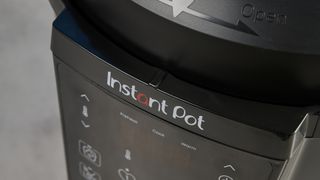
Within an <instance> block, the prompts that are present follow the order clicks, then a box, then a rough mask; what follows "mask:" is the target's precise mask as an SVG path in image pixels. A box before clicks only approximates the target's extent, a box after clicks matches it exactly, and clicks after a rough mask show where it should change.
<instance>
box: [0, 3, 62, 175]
mask: <svg viewBox="0 0 320 180" xmlns="http://www.w3.org/2000/svg"><path fill="white" fill-rule="evenodd" d="M53 19H54V13H53V11H52V9H51V7H50V5H49V2H48V1H47V0H0V179H1V180H66V179H67V178H66V170H65V168H66V167H65V160H64V151H63V142H62V134H61V127H60V119H59V118H60V117H59V111H58V100H57V93H56V86H55V77H54V70H53V63H52V57H51V52H50V35H51V23H52V21H53Z"/></svg>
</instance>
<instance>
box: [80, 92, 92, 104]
mask: <svg viewBox="0 0 320 180" xmlns="http://www.w3.org/2000/svg"><path fill="white" fill-rule="evenodd" d="M80 97H81V98H83V99H84V100H86V101H87V102H90V99H89V98H88V95H86V94H81V95H80Z"/></svg>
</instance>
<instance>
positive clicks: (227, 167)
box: [223, 164, 236, 172]
mask: <svg viewBox="0 0 320 180" xmlns="http://www.w3.org/2000/svg"><path fill="white" fill-rule="evenodd" d="M223 168H224V169H231V170H232V171H233V172H236V169H235V168H234V167H233V166H232V165H230V164H229V165H225V166H223Z"/></svg>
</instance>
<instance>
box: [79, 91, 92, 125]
mask: <svg viewBox="0 0 320 180" xmlns="http://www.w3.org/2000/svg"><path fill="white" fill-rule="evenodd" d="M80 97H81V98H82V99H84V100H85V103H84V104H83V105H82V111H81V115H82V118H81V124H82V126H83V127H84V128H89V127H91V125H90V124H89V123H88V118H89V110H88V109H89V108H88V106H87V105H86V103H88V102H90V99H89V97H88V95H86V94H81V95H80Z"/></svg>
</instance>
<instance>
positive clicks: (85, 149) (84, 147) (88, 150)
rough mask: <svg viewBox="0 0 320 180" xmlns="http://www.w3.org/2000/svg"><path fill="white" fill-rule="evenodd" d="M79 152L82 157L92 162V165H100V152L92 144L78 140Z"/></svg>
mask: <svg viewBox="0 0 320 180" xmlns="http://www.w3.org/2000/svg"><path fill="white" fill-rule="evenodd" d="M79 152H80V155H82V156H83V157H84V158H86V159H87V160H88V161H90V162H91V163H93V164H94V165H96V166H98V167H100V166H101V153H99V152H98V151H97V150H95V149H94V148H93V147H92V146H90V145H89V144H87V143H85V142H84V141H82V140H79Z"/></svg>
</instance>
